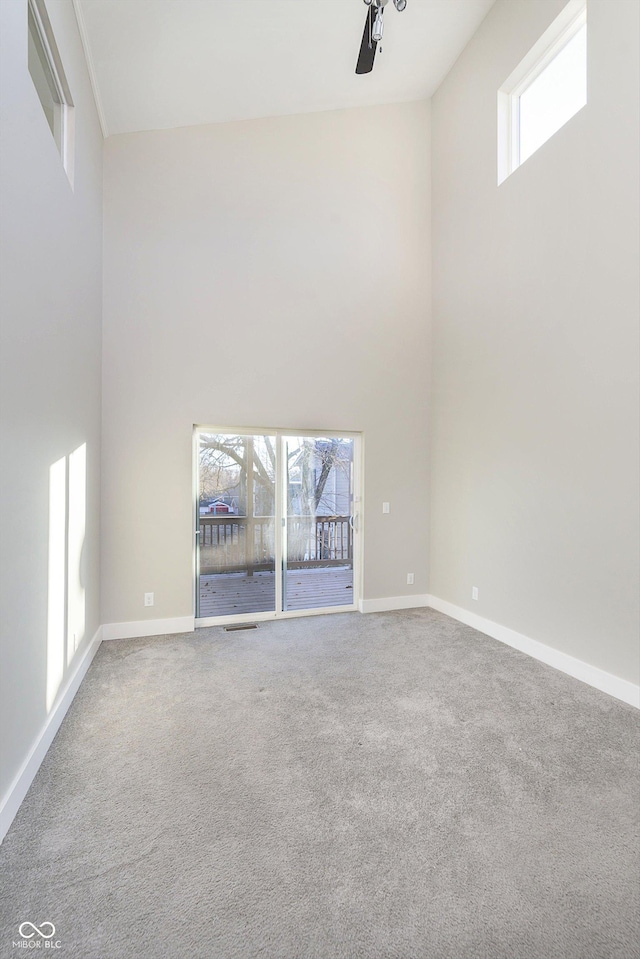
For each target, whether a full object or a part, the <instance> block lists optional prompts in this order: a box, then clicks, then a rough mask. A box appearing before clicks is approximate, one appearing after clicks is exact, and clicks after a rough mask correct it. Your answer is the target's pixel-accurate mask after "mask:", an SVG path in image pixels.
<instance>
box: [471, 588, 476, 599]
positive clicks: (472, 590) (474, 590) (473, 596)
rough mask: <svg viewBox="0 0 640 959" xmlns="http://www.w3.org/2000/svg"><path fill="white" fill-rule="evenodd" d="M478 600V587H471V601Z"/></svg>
mask: <svg viewBox="0 0 640 959" xmlns="http://www.w3.org/2000/svg"><path fill="white" fill-rule="evenodd" d="M477 598H478V587H477V586H472V587H471V599H477Z"/></svg>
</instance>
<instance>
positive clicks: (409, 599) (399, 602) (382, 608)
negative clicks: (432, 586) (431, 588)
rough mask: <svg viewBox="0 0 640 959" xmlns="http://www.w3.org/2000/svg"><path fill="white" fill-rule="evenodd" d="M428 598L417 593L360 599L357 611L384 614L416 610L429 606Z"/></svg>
mask: <svg viewBox="0 0 640 959" xmlns="http://www.w3.org/2000/svg"><path fill="white" fill-rule="evenodd" d="M429 598H430V597H429V596H427V595H426V594H424V593H419V594H418V595H416V596H383V597H381V598H380V599H361V600H360V602H359V603H358V609H359V610H360V612H361V613H386V612H388V611H389V610H392V609H416V607H419V606H428V605H429Z"/></svg>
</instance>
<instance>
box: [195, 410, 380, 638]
mask: <svg viewBox="0 0 640 959" xmlns="http://www.w3.org/2000/svg"><path fill="white" fill-rule="evenodd" d="M201 433H218V434H225V433H226V434H229V435H230V436H275V438H276V475H275V490H276V497H275V501H276V504H275V505H276V508H275V606H276V608H275V611H273V610H272V611H268V612H260V613H239V614H238V615H235V616H204V617H201V616H199V605H200V596H199V568H198V563H199V551H198V530H199V525H200V524H199V519H200V489H199V482H198V480H199V476H200V458H199V452H200V445H199V437H200V434H201ZM287 436H338V437H345V438H346V439H352V440H353V504H352V508H353V513H352V516H353V517H354V522H353V602H352V603H349V604H345V605H344V606H321V607H315V608H313V609H292V610H282V611H280V608H281V606H282V605H283V603H282V593H283V589H282V587H283V572H284V570H283V560H284V549H286V535H287V530H286V528H284V527H285V522H284V521H285V520H286V512H285V510H286V502H287V471H286V469H285V464H284V446H285V439H286V437H287ZM363 477H364V433H359V432H353V431H351V430H328V429H326V430H307V429H304V428H302V427H301V428H300V429H281V428H271V427H263V426H260V427H255V428H251V427H243V428H241V429H239V428H238V427H229V426H206V425H205V426H203V425H201V424H195V425H194V427H193V522H192V531H193V535H192V551H193V554H192V555H193V561H192V570H193V597H194V599H193V609H194V616H195V626H196V629H199V628H203V627H206V626H230V625H233V624H234V623H260V622H267V621H271V620H274V619H296V618H298V617H300V616H320V615H325V614H330V613H351V612H356V611H357V610H358V609H359V605H360V598H361V596H362V582H363V575H364V570H363V562H362V557H363V528H364V523H363V512H364V491H363Z"/></svg>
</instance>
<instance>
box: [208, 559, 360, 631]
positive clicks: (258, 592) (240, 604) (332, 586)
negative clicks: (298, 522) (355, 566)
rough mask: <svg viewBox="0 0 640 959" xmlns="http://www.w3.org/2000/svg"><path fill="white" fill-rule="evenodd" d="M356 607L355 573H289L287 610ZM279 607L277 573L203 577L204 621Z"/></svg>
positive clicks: (339, 569) (348, 569) (342, 570)
mask: <svg viewBox="0 0 640 959" xmlns="http://www.w3.org/2000/svg"><path fill="white" fill-rule="evenodd" d="M352 603H353V570H352V569H351V567H345V566H332V567H330V568H328V569H293V570H289V571H288V573H287V603H286V608H287V610H290V609H291V610H293V609H315V608H320V607H323V606H350V605H351V604H352ZM274 605H275V573H273V572H255V573H254V574H253V576H247V575H246V574H245V573H215V574H212V575H209V576H201V577H200V617H201V618H205V617H207V616H233V615H238V614H240V613H260V612H268V611H269V610H273V608H274Z"/></svg>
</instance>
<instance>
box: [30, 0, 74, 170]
mask: <svg viewBox="0 0 640 959" xmlns="http://www.w3.org/2000/svg"><path fill="white" fill-rule="evenodd" d="M27 18H28V56H27V64H28V67H29V73H30V74H31V79H32V80H33V85H34V87H35V89H36V93H37V94H38V99H39V100H40V103H41V105H42V109H43V111H44V115H45V117H46V120H47V123H48V125H49V129H50V130H51V133H52V135H53V139H54V141H55V144H56V146H57V148H58V152H59V153H60V156H61V158H62V163H63V166H64V168H65V170H66V173H67V176H68V178H69V181H70V183H71V184H72V185H73V99H72V97H71V92H70V90H69V84H68V83H67V78H66V76H65V73H64V69H63V66H62V60H61V59H60V53H59V51H58V47H57V44H56V41H55V37H54V36H53V30H52V29H51V22H50V20H49V16H48V14H47V10H46V7H45V5H44V0H29V2H28V4H27Z"/></svg>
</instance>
